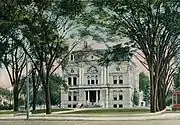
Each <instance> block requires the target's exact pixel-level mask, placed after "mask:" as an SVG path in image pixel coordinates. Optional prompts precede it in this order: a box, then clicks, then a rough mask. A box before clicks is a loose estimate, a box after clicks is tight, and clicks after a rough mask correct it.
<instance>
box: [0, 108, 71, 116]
mask: <svg viewBox="0 0 180 125" xmlns="http://www.w3.org/2000/svg"><path fill="white" fill-rule="evenodd" d="M69 110H72V109H64V108H59V109H52V110H51V111H52V112H60V111H69ZM45 112H46V110H45V109H38V110H36V111H32V114H39V113H45ZM18 113H26V111H18V112H14V111H11V110H0V115H8V114H18Z"/></svg>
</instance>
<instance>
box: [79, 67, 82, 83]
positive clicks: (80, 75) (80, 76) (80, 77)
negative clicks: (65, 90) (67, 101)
mask: <svg viewBox="0 0 180 125" xmlns="http://www.w3.org/2000/svg"><path fill="white" fill-rule="evenodd" d="M81 70H82V68H81V66H80V67H79V85H80V86H81V84H82V83H81V82H82V73H81Z"/></svg>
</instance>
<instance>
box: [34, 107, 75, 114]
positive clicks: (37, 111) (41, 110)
mask: <svg viewBox="0 0 180 125" xmlns="http://www.w3.org/2000/svg"><path fill="white" fill-rule="evenodd" d="M70 110H72V109H64V108H57V109H51V112H60V111H70ZM45 112H46V110H45V109H38V110H36V111H32V114H39V113H45Z"/></svg>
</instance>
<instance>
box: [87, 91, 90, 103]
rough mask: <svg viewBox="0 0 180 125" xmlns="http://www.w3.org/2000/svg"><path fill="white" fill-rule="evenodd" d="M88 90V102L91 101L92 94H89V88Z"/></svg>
mask: <svg viewBox="0 0 180 125" xmlns="http://www.w3.org/2000/svg"><path fill="white" fill-rule="evenodd" d="M87 92H88V102H90V97H89V96H90V95H89V90H88V91H87Z"/></svg>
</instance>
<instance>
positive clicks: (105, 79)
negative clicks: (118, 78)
mask: <svg viewBox="0 0 180 125" xmlns="http://www.w3.org/2000/svg"><path fill="white" fill-rule="evenodd" d="M103 73H104V80H103V81H104V83H103V84H104V85H106V83H107V78H106V67H104V71H103Z"/></svg>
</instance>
